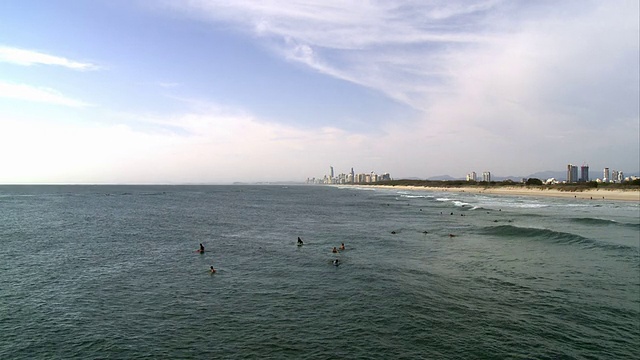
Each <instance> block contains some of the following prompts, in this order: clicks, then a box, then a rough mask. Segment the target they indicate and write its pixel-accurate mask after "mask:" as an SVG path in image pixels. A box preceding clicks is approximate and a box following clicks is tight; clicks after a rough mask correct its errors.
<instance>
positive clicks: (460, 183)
mask: <svg viewBox="0 0 640 360" xmlns="http://www.w3.org/2000/svg"><path fill="white" fill-rule="evenodd" d="M371 185H382V186H412V187H433V188H478V189H489V188H523V189H527V188H528V189H532V190H533V189H535V190H557V191H568V192H580V191H587V190H594V189H600V190H632V191H634V190H635V191H639V190H640V179H635V180H632V181H626V182H622V183H603V182H596V181H589V182H583V183H564V184H544V183H543V182H542V180H540V179H536V178H531V179H527V181H526V182H515V181H512V180H505V181H467V180H410V179H400V180H387V181H378V182H376V183H372V184H371Z"/></svg>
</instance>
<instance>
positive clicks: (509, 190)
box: [356, 185, 640, 202]
mask: <svg viewBox="0 0 640 360" xmlns="http://www.w3.org/2000/svg"><path fill="white" fill-rule="evenodd" d="M356 186H359V187H365V188H367V187H368V188H380V189H399V190H415V191H438V192H459V193H470V194H488V195H507V196H531V197H555V198H566V199H583V200H593V201H602V200H605V201H606V200H616V201H633V202H640V190H619V189H614V190H600V189H589V190H584V191H560V190H556V189H537V188H530V187H527V188H522V187H508V186H506V187H496V188H492V187H487V188H482V187H471V186H466V187H431V186H410V185H356Z"/></svg>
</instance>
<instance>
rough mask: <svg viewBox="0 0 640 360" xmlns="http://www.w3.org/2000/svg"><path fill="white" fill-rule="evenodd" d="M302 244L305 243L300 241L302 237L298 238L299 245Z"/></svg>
mask: <svg viewBox="0 0 640 360" xmlns="http://www.w3.org/2000/svg"><path fill="white" fill-rule="evenodd" d="M302 244H304V243H303V242H302V239H300V236H298V245H302Z"/></svg>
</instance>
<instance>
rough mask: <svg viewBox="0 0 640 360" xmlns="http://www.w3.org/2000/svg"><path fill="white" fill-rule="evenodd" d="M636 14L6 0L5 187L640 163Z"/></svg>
mask: <svg viewBox="0 0 640 360" xmlns="http://www.w3.org/2000/svg"><path fill="white" fill-rule="evenodd" d="M639 12H640V6H639V3H638V1H634V0H614V1H608V2H584V1H578V0H568V1H562V2H545V1H536V2H513V1H501V0H486V1H477V2H467V1H444V0H441V1H438V0H437V1H432V2H425V3H421V2H392V3H389V2H382V1H369V2H358V3H343V2H337V1H332V0H330V1H324V0H323V1H319V0H313V1H312V0H307V1H300V2H295V3H291V2H287V1H284V0H274V1H269V2H266V3H261V2H245V1H235V2H229V1H216V0H212V1H205V0H194V1H189V2H183V1H174V0H161V1H151V2H150V1H142V0H133V1H122V0H115V1H111V0H95V1H91V2H81V1H72V0H60V1H56V3H55V6H52V5H51V3H49V2H45V1H44V0H25V1H5V2H1V3H0V153H2V154H3V156H2V157H0V165H1V168H2V171H0V184H6V183H12V184H13V183H18V184H20V183H36V184H37V183H92V184H93V183H97V184H100V183H109V184H110V183H123V184H127V183H136V184H158V183H160V184H162V183H169V184H175V183H233V182H261V181H262V182H277V181H301V179H305V178H306V177H307V176H309V175H312V174H315V173H316V171H317V169H324V168H325V166H326V163H327V162H328V161H331V162H332V166H334V167H335V168H336V169H344V168H346V169H349V168H350V167H351V166H353V165H355V166H357V167H358V168H360V169H384V172H388V173H390V174H393V176H394V177H395V178H409V177H417V178H428V177H433V176H439V175H443V174H448V175H450V176H452V177H456V178H464V177H465V175H466V174H468V173H469V172H470V171H477V172H478V174H479V175H481V174H482V172H484V171H490V172H491V174H492V177H493V176H494V175H496V176H502V174H504V176H511V175H525V176H526V174H531V173H534V172H536V171H546V170H550V169H562V168H563V167H565V166H566V164H568V163H572V162H576V161H577V163H578V164H581V163H582V162H587V161H588V163H589V164H590V166H591V168H592V169H604V168H605V167H609V168H611V169H616V170H617V169H623V170H624V171H625V173H629V174H633V173H637V172H638V171H640V135H639V134H640V115H639V110H638V109H639V108H640V100H639V99H640V70H639V69H638V63H639V62H640V55H639V53H640V45H639V43H640V35H639V33H640V25H639V20H638V16H637V15H638V13H639ZM79 29H82V30H81V31H80V30H79ZM598 171H600V172H602V170H598Z"/></svg>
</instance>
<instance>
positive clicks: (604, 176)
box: [602, 168, 610, 182]
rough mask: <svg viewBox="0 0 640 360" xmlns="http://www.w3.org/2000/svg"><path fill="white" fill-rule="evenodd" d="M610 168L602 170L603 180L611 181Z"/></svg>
mask: <svg viewBox="0 0 640 360" xmlns="http://www.w3.org/2000/svg"><path fill="white" fill-rule="evenodd" d="M609 179H610V178H609V168H604V170H603V171H602V182H609Z"/></svg>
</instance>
